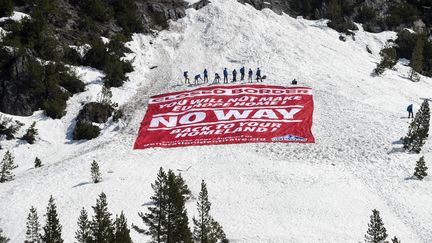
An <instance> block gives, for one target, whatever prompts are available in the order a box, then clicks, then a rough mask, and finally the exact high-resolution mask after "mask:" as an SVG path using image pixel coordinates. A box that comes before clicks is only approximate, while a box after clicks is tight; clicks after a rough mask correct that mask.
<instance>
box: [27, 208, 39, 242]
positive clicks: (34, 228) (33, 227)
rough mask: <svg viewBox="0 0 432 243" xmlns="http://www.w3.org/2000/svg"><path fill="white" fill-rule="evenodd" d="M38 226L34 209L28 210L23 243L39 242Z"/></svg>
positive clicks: (37, 218)
mask: <svg viewBox="0 0 432 243" xmlns="http://www.w3.org/2000/svg"><path fill="white" fill-rule="evenodd" d="M40 227H41V226H40V224H39V217H38V215H37V212H36V209H35V208H34V207H31V208H30V213H29V215H28V217H27V231H26V240H25V241H24V242H25V243H39V242H41V241H40V240H41V239H40V233H39V231H40Z"/></svg>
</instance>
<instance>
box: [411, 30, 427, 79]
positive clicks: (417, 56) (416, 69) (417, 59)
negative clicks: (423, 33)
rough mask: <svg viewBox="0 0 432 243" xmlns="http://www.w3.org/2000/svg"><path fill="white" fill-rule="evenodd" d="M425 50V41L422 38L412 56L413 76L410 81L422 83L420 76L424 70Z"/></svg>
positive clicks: (418, 40)
mask: <svg viewBox="0 0 432 243" xmlns="http://www.w3.org/2000/svg"><path fill="white" fill-rule="evenodd" d="M423 48H424V40H423V39H422V38H419V39H417V42H416V45H415V47H414V50H413V54H412V55H411V62H410V67H411V74H410V79H411V80H412V81H417V82H418V81H420V77H419V76H418V74H420V73H422V70H423Z"/></svg>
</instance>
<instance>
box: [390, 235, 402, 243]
mask: <svg viewBox="0 0 432 243" xmlns="http://www.w3.org/2000/svg"><path fill="white" fill-rule="evenodd" d="M392 243H401V241H400V240H399V239H398V238H397V237H396V236H395V237H394V238H393V239H392Z"/></svg>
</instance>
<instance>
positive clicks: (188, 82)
mask: <svg viewBox="0 0 432 243" xmlns="http://www.w3.org/2000/svg"><path fill="white" fill-rule="evenodd" d="M183 77H184V78H185V84H190V80H189V77H188V71H185V72H184V73H183Z"/></svg>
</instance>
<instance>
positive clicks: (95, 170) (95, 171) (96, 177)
mask: <svg viewBox="0 0 432 243" xmlns="http://www.w3.org/2000/svg"><path fill="white" fill-rule="evenodd" d="M90 171H91V177H92V180H93V182H94V183H98V182H100V181H102V177H101V174H100V171H99V165H98V163H97V162H96V160H93V162H92V164H91V169H90Z"/></svg>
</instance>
